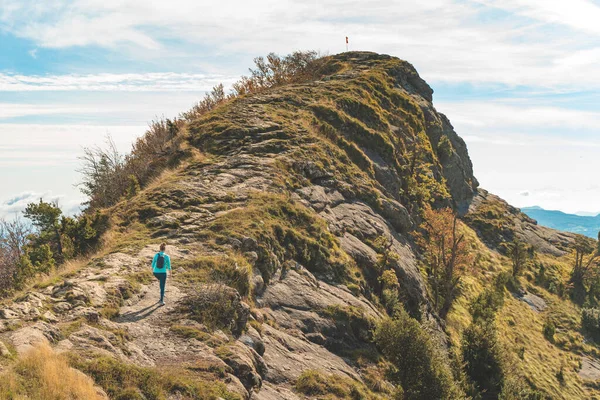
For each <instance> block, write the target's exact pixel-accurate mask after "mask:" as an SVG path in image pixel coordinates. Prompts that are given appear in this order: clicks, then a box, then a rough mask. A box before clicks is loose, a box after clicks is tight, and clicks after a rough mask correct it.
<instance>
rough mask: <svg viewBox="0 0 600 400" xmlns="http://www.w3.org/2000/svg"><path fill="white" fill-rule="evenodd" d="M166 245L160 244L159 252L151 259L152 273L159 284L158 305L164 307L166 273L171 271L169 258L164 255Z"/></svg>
mask: <svg viewBox="0 0 600 400" xmlns="http://www.w3.org/2000/svg"><path fill="white" fill-rule="evenodd" d="M166 247H167V245H166V244H164V243H162V244H161V245H160V251H159V252H158V253H156V255H155V256H154V259H152V272H153V273H154V276H155V277H156V279H158V282H160V301H159V303H160V305H161V306H164V305H165V285H166V284H167V271H170V270H171V258H170V257H169V256H168V255H167V254H166V253H165V249H166Z"/></svg>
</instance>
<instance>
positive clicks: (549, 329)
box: [543, 320, 556, 343]
mask: <svg viewBox="0 0 600 400" xmlns="http://www.w3.org/2000/svg"><path fill="white" fill-rule="evenodd" d="M543 333H544V337H545V338H546V339H548V341H549V342H551V343H554V335H555V334H556V325H554V322H552V321H551V320H546V322H545V323H544V328H543Z"/></svg>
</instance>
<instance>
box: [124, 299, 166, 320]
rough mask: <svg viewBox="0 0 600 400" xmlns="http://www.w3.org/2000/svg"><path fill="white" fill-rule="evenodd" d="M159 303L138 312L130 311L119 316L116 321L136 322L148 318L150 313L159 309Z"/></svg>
mask: <svg viewBox="0 0 600 400" xmlns="http://www.w3.org/2000/svg"><path fill="white" fill-rule="evenodd" d="M160 307H161V306H160V303H156V304H152V305H150V306H148V307H146V308H142V309H141V310H138V311H131V312H128V313H125V314H121V315H120V316H119V318H118V319H117V321H118V322H137V321H140V320H142V319H144V318H148V317H149V316H150V315H152V313H153V312H154V311H156V310H158V309H159V308H160Z"/></svg>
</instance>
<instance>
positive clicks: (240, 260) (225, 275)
mask: <svg viewBox="0 0 600 400" xmlns="http://www.w3.org/2000/svg"><path fill="white" fill-rule="evenodd" d="M186 270H187V271H186V272H185V273H184V276H185V279H186V281H188V282H189V281H200V282H210V283H221V284H225V285H227V286H230V287H232V288H234V289H236V290H237V291H238V293H239V294H240V295H241V296H243V297H246V296H248V295H249V294H250V291H251V289H252V283H251V282H252V266H251V265H250V264H249V263H248V261H247V260H246V259H245V258H244V257H242V256H237V255H231V256H204V257H199V258H196V259H195V260H193V261H191V262H189V263H187V265H186Z"/></svg>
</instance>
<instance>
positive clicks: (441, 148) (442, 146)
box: [437, 135, 454, 161]
mask: <svg viewBox="0 0 600 400" xmlns="http://www.w3.org/2000/svg"><path fill="white" fill-rule="evenodd" d="M453 152H454V146H452V142H451V141H450V139H448V136H445V135H444V136H442V137H441V138H440V141H439V142H438V145H437V154H438V157H439V158H440V160H441V161H446V160H448V159H449V158H450V157H451V156H452V153H453Z"/></svg>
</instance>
